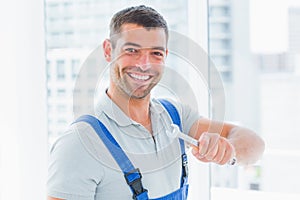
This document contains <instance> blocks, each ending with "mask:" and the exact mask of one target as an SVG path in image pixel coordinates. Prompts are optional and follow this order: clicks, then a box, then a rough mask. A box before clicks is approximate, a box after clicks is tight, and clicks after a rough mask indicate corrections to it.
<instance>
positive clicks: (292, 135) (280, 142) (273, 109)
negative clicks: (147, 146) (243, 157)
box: [208, 0, 300, 200]
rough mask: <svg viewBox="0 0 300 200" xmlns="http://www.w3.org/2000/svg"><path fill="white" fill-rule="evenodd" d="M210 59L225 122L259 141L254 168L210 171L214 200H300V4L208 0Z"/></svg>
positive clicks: (256, 0) (261, 0)
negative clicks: (216, 74) (216, 72)
mask: <svg viewBox="0 0 300 200" xmlns="http://www.w3.org/2000/svg"><path fill="white" fill-rule="evenodd" d="M208 7H209V9H208V10H209V12H210V13H209V52H210V57H211V59H212V60H213V62H214V64H215V65H216V67H217V68H218V70H219V72H220V74H221V76H222V78H223V83H224V87H225V94H226V114H225V120H226V121H231V122H232V123H236V124H239V125H242V126H245V127H248V128H250V129H252V130H255V131H256V132H257V133H258V134H260V135H261V136H262V137H263V139H264V140H265V142H266V151H265V154H264V155H263V157H262V159H261V160H260V161H259V162H257V163H255V164H254V165H251V166H246V167H242V166H235V167H231V166H222V167H220V166H217V165H214V164H211V183H212V187H211V198H212V199H213V200H221V199H293V200H296V199H300V192H299V188H298V183H297V182H298V180H297V178H296V177H299V176H300V172H299V170H298V169H299V167H300V162H299V158H300V157H299V156H300V146H299V142H300V137H298V136H297V135H298V133H299V131H300V130H299V129H300V128H299V127H298V126H297V125H296V124H297V120H298V119H300V106H299V105H300V104H299V99H300V93H299V92H298V91H300V76H299V71H300V70H299V69H300V45H299V44H300V26H299V25H300V2H299V1H292V0H290V1H271V0H251V1H250V0H246V1H238V0H209V6H208Z"/></svg>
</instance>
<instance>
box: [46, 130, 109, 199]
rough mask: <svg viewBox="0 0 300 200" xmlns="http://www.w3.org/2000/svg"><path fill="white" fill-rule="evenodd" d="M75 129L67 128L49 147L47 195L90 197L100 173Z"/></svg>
mask: <svg viewBox="0 0 300 200" xmlns="http://www.w3.org/2000/svg"><path fill="white" fill-rule="evenodd" d="M101 168H102V167H101V165H100V163H99V162H98V161H97V160H95V159H94V158H93V157H92V156H91V155H90V154H89V152H88V151H86V149H85V147H84V145H83V144H82V143H81V141H80V138H79V136H78V134H77V133H76V132H73V131H69V132H68V133H66V134H65V135H64V136H62V137H61V138H59V139H58V140H57V141H56V142H55V143H54V144H53V146H52V148H51V150H50V157H49V168H48V181H47V191H48V196H51V197H56V198H62V199H68V200H69V199H70V200H92V199H94V196H95V191H96V188H97V185H98V184H99V182H100V181H101V178H102V176H103V170H101Z"/></svg>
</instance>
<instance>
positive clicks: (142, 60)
mask: <svg viewBox="0 0 300 200" xmlns="http://www.w3.org/2000/svg"><path fill="white" fill-rule="evenodd" d="M136 65H137V67H139V68H140V69H142V70H143V71H145V70H147V69H149V68H151V63H150V55H149V52H148V51H144V52H142V53H141V55H140V56H139V58H138V61H137V64H136Z"/></svg>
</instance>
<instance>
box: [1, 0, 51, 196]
mask: <svg viewBox="0 0 300 200" xmlns="http://www.w3.org/2000/svg"><path fill="white" fill-rule="evenodd" d="M43 6H44V5H43V1H39V0H29V1H17V0H10V1H1V4H0V24H1V27H0V33H1V37H0V44H1V54H0V55H1V59H0V66H1V67H0V69H1V71H0V92H1V96H0V110H1V111H0V123H1V133H0V134H1V139H0V144H1V148H0V149H1V157H0V175H1V176H0V181H1V186H0V192H1V199H3V200H7V199H9V200H19V199H22V200H29V199H30V200H31V199H46V184H45V183H46V176H47V151H48V146H47V144H48V143H47V127H46V84H45V83H46V76H45V75H46V73H45V40H44V8H43Z"/></svg>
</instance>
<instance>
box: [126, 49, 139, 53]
mask: <svg viewBox="0 0 300 200" xmlns="http://www.w3.org/2000/svg"><path fill="white" fill-rule="evenodd" d="M125 52H126V53H137V52H138V50H137V49H135V48H126V49H125Z"/></svg>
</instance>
